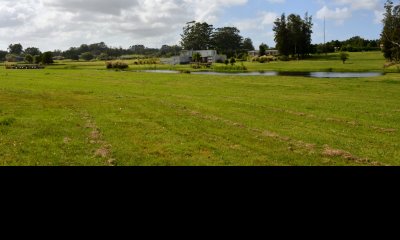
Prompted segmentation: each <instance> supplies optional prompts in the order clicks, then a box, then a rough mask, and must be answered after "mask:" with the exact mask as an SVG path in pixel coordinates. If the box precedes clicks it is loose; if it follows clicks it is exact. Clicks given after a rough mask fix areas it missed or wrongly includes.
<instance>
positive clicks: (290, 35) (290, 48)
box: [273, 13, 313, 57]
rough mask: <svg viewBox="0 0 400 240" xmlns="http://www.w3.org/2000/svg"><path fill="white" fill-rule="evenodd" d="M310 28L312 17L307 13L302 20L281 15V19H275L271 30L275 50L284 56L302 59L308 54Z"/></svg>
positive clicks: (309, 51) (294, 16) (297, 17)
mask: <svg viewBox="0 0 400 240" xmlns="http://www.w3.org/2000/svg"><path fill="white" fill-rule="evenodd" d="M312 27H313V23H312V17H311V16H308V13H306V15H305V18H304V19H302V18H301V17H300V16H299V15H295V14H290V15H289V16H288V17H287V18H286V17H285V14H282V16H281V18H278V19H276V21H275V23H274V28H273V31H274V32H275V42H276V47H277V49H278V50H279V51H280V53H281V54H282V55H285V56H289V55H292V56H297V57H300V56H301V57H304V56H306V55H308V54H310V53H311V51H312V46H311V35H312V33H313V31H312Z"/></svg>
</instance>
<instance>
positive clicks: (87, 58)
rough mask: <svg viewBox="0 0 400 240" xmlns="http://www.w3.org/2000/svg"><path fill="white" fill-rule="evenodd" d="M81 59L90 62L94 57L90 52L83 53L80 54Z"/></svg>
mask: <svg viewBox="0 0 400 240" xmlns="http://www.w3.org/2000/svg"><path fill="white" fill-rule="evenodd" d="M81 58H82V59H83V60H85V61H90V60H92V59H93V58H94V56H93V54H92V53H91V52H85V53H82V55H81Z"/></svg>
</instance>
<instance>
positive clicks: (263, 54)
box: [260, 43, 268, 57]
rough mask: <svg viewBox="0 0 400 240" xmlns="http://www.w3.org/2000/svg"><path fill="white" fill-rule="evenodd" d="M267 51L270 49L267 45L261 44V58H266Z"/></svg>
mask: <svg viewBox="0 0 400 240" xmlns="http://www.w3.org/2000/svg"><path fill="white" fill-rule="evenodd" d="M267 49H268V45H267V44H265V43H261V45H260V57H261V56H265V53H266V51H267Z"/></svg>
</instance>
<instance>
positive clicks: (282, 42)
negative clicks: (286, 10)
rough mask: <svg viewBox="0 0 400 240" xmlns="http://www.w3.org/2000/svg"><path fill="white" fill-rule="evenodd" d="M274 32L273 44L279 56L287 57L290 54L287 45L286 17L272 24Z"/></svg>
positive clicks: (288, 45) (283, 15)
mask: <svg viewBox="0 0 400 240" xmlns="http://www.w3.org/2000/svg"><path fill="white" fill-rule="evenodd" d="M273 30H274V32H275V42H276V48H277V49H278V50H279V52H280V54H282V55H284V56H289V54H290V44H289V39H290V38H289V31H288V28H287V23H286V16H285V14H282V16H281V17H280V18H278V19H276V21H275V22H274V28H273Z"/></svg>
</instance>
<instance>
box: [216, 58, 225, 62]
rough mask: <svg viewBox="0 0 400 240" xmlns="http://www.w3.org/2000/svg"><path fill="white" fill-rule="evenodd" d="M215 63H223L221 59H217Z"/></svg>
mask: <svg viewBox="0 0 400 240" xmlns="http://www.w3.org/2000/svg"><path fill="white" fill-rule="evenodd" d="M216 62H217V63H224V61H223V60H222V59H218V60H217V61H216Z"/></svg>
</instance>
